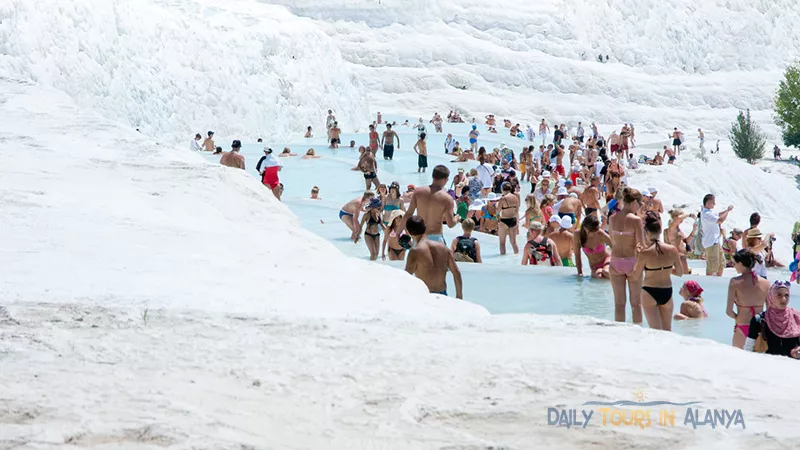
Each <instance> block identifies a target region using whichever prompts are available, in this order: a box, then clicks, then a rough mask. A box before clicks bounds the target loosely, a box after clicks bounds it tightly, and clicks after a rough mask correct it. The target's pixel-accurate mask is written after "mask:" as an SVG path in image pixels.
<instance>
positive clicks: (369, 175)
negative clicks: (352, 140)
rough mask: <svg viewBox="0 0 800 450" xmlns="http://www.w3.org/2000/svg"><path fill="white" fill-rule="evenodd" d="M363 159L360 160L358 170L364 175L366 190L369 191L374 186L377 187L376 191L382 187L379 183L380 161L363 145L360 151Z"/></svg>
mask: <svg viewBox="0 0 800 450" xmlns="http://www.w3.org/2000/svg"><path fill="white" fill-rule="evenodd" d="M358 151H359V153H361V157H360V158H359V160H358V170H360V171H361V173H363V174H364V185H365V186H366V188H365V189H367V190H369V188H370V187H371V186H372V185H375V190H377V189H378V186H380V181H378V161H376V160H375V155H373V154H372V151H370V150H369V149H368V148H366V147H364V146H363V145H362V146H361V147H359V149H358Z"/></svg>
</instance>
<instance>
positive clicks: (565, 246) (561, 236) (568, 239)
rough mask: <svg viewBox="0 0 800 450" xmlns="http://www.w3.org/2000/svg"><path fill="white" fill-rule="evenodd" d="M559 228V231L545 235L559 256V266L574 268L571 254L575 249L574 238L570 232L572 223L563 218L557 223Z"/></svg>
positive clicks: (568, 219)
mask: <svg viewBox="0 0 800 450" xmlns="http://www.w3.org/2000/svg"><path fill="white" fill-rule="evenodd" d="M559 225H560V226H561V228H560V229H559V231H556V232H554V233H550V234H548V235H547V237H548V238H550V240H551V241H553V243H554V244H555V245H556V248H557V249H558V255H559V256H561V265H562V266H564V267H575V263H573V262H572V252H573V249H574V248H575V236H574V235H573V234H572V232H570V229H571V228H572V223H571V221H570V218H569V217H564V218H562V219H561V221H560V222H559Z"/></svg>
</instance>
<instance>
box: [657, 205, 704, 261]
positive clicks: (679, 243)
mask: <svg viewBox="0 0 800 450" xmlns="http://www.w3.org/2000/svg"><path fill="white" fill-rule="evenodd" d="M669 217H670V219H669V226H668V227H667V229H666V230H664V242H665V243H667V244H669V245H672V246H675V248H677V249H678V253H680V255H681V266H683V273H684V274H690V273H692V269H690V268H689V260H688V259H687V258H686V253H687V252H688V248H687V244H686V243H687V242H691V241H692V238H693V237H694V235H695V233H697V221H695V222H694V226H693V227H692V232H691V233H690V234H689V236H688V237H687V236H686V235H685V234H684V233H683V231H681V224H682V223H683V221H684V220H686V218H687V217H691V218H694V217H695V216H694V215H690V214H685V213H684V212H683V210H682V209H673V210H670V212H669Z"/></svg>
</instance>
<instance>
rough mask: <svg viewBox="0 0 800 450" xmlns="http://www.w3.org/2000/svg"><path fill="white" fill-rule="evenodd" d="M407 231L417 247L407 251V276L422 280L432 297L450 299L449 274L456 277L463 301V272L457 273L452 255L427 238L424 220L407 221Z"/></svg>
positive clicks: (440, 244) (458, 293)
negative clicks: (438, 296) (448, 291)
mask: <svg viewBox="0 0 800 450" xmlns="http://www.w3.org/2000/svg"><path fill="white" fill-rule="evenodd" d="M405 226H406V231H407V232H408V234H410V235H411V237H412V239H414V247H412V248H411V250H409V251H408V258H406V272H408V273H410V274H411V275H414V276H416V277H417V278H419V279H420V280H422V281H423V282H424V283H425V285H426V286H427V287H428V291H430V293H431V294H440V295H445V296H446V295H447V270H448V269H449V270H450V272H451V273H452V274H453V281H454V282H455V284H456V298H458V299H462V298H463V293H462V291H461V289H462V283H461V271H459V270H458V266H457V265H456V260H455V259H454V258H453V252H451V251H450V249H449V248H447V246H445V245H443V244H442V243H441V242H438V241H431V240H430V239H429V238H426V232H427V231H428V230H426V226H425V220H424V219H423V218H422V217H418V216H415V217H411V218H409V219H408V221H406V225H405Z"/></svg>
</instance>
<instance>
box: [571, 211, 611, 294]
mask: <svg viewBox="0 0 800 450" xmlns="http://www.w3.org/2000/svg"><path fill="white" fill-rule="evenodd" d="M609 246H611V238H610V237H609V236H608V234H606V232H605V231H603V230H601V229H600V219H598V218H597V216H596V215H594V214H591V215H587V216H586V218H585V219H584V220H583V223H582V224H581V229H580V235H579V239H577V240H576V241H575V249H574V251H575V266H576V267H577V269H578V276H579V277H583V260H582V259H581V249H583V253H585V254H586V259H588V260H589V267H590V268H591V269H592V278H605V279H608V266H609V264H610V261H611V251H610V250H609V249H608V248H609Z"/></svg>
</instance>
